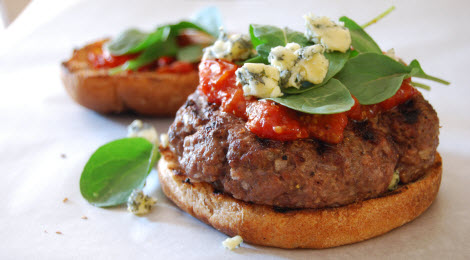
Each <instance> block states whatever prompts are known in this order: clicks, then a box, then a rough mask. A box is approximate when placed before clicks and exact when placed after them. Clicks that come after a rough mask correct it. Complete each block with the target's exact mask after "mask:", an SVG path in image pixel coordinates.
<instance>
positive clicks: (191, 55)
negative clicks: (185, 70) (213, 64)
mask: <svg viewBox="0 0 470 260" xmlns="http://www.w3.org/2000/svg"><path fill="white" fill-rule="evenodd" d="M201 57H202V46H201V45H189V46H186V47H183V48H180V49H179V50H178V53H177V54H176V59H178V60H179V61H186V62H197V61H199V60H201Z"/></svg>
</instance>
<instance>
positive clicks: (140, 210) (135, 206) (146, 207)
mask: <svg viewBox="0 0 470 260" xmlns="http://www.w3.org/2000/svg"><path fill="white" fill-rule="evenodd" d="M156 203H157V199H155V198H152V197H150V196H148V195H145V194H144V193H143V192H142V190H134V191H133V192H132V193H131V195H130V196H129V199H128V200H127V210H128V211H130V212H132V213H133V214H134V215H138V216H141V215H145V214H147V213H149V212H150V210H151V209H152V206H153V205H155V204H156Z"/></svg>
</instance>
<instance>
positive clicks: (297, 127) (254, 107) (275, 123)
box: [198, 60, 419, 144]
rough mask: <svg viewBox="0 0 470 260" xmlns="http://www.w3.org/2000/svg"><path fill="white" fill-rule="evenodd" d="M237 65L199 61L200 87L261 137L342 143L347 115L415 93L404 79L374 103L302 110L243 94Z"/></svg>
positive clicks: (357, 116) (371, 112)
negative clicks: (332, 111)
mask: <svg viewBox="0 0 470 260" xmlns="http://www.w3.org/2000/svg"><path fill="white" fill-rule="evenodd" d="M237 68H238V66H237V65H236V64H234V63H231V62H228V61H224V60H205V61H202V62H201V64H200V65H199V77H200V84H199V87H198V88H199V90H200V91H202V93H204V94H205V95H206V96H207V99H208V101H209V102H211V103H215V104H217V105H219V106H220V109H221V110H222V111H224V112H227V113H231V114H234V115H236V116H238V117H241V118H243V119H245V120H247V123H246V127H247V128H248V129H249V130H250V131H251V132H253V133H254V134H256V135H257V136H258V137H260V138H268V139H274V140H281V141H291V140H297V139H303V138H316V139H319V140H322V141H324V142H327V143H333V144H336V143H340V142H341V141H342V140H343V132H344V128H345V127H346V125H347V124H348V118H351V119H353V120H358V121H362V120H366V119H368V118H371V117H374V116H375V115H377V113H380V112H381V111H385V110H388V109H391V108H393V107H395V106H397V105H399V104H401V103H403V102H405V101H406V100H408V99H409V98H411V97H412V96H413V95H415V94H416V93H419V92H418V91H417V90H415V89H414V88H413V86H411V85H410V82H411V80H410V79H405V80H404V81H403V84H402V85H401V87H400V89H399V90H398V91H397V93H396V94H395V95H394V96H393V97H391V98H389V99H387V100H385V101H383V102H381V103H379V104H374V105H361V104H359V102H358V101H357V99H356V98H355V97H353V98H354V100H355V101H356V102H355V104H354V106H353V107H352V108H351V110H350V111H347V112H344V113H338V114H329V115H312V114H306V113H301V112H298V111H295V110H292V109H290V108H287V107H284V106H282V105H279V104H277V103H275V102H272V101H268V100H259V101H258V100H256V99H255V98H252V97H250V98H247V97H245V96H244V95H243V89H242V86H241V85H237V84H236V76H235V71H236V70H237Z"/></svg>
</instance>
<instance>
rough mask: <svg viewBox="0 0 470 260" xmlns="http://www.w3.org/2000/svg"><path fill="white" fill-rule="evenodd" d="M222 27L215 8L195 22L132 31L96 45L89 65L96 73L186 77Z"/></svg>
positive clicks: (199, 13) (205, 12)
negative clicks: (181, 75)
mask: <svg viewBox="0 0 470 260" xmlns="http://www.w3.org/2000/svg"><path fill="white" fill-rule="evenodd" d="M221 25H222V19H221V15H220V13H219V12H218V10H217V9H216V8H214V7H209V8H205V9H203V10H201V11H199V12H198V13H196V14H195V15H194V17H193V18H192V19H191V21H181V22H178V23H175V24H165V25H161V26H158V27H157V28H156V29H155V30H153V31H151V32H143V31H140V30H137V29H128V30H126V31H124V32H122V33H121V34H120V35H118V36H117V37H115V38H113V39H111V40H110V41H101V42H97V43H95V44H93V45H92V47H91V48H90V51H89V53H88V60H89V63H90V64H91V65H92V66H93V67H94V68H96V69H100V68H106V69H110V70H109V72H110V73H111V74H113V73H118V72H121V71H152V70H155V71H156V72H162V73H185V72H190V71H193V70H195V69H196V63H197V62H199V61H200V59H201V56H202V49H203V47H204V46H207V45H209V44H212V43H213V42H214V39H215V37H217V35H218V33H219V30H218V29H219V27H220V26H221Z"/></svg>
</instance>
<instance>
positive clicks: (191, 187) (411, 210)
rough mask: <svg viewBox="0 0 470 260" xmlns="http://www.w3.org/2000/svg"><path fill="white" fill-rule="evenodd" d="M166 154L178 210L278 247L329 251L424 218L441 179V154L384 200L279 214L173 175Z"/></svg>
mask: <svg viewBox="0 0 470 260" xmlns="http://www.w3.org/2000/svg"><path fill="white" fill-rule="evenodd" d="M164 153H165V156H164V157H162V158H161V159H160V162H159V163H158V173H159V179H160V185H161V187H162V190H163V192H164V193H165V195H166V196H167V197H168V198H169V199H170V200H172V201H173V202H174V203H175V204H176V205H177V206H178V207H180V208H181V209H182V210H184V211H186V212H187V213H189V214H191V215H192V216H194V217H196V218H198V219H199V220H201V221H203V222H205V223H207V224H209V225H211V226H212V227H214V228H216V229H217V230H219V231H221V232H223V233H225V234H227V235H229V236H235V235H240V236H242V238H243V240H244V241H245V242H248V243H252V244H257V245H263V246H271V247H279V248H330V247H336V246H340V245H345V244H351V243H355V242H359V241H363V240H366V239H370V238H373V237H376V236H379V235H381V234H384V233H386V232H388V231H390V230H392V229H395V228H397V227H400V226H402V225H404V224H406V223H408V222H410V221H412V220H413V219H415V218H417V217H418V216H419V215H421V214H422V213H423V212H424V211H425V210H426V209H427V208H428V207H429V206H430V205H431V204H432V202H433V201H434V199H435V198H436V196H437V193H438V191H439V186H440V183H441V177H442V159H441V157H440V155H439V154H438V153H437V154H436V160H435V162H434V164H433V166H432V167H430V168H429V169H428V170H427V172H426V174H425V175H424V176H423V177H422V178H420V179H419V180H417V181H415V182H413V183H409V184H407V185H403V186H400V187H399V188H398V189H397V190H394V191H392V192H389V193H387V194H385V195H384V196H382V197H378V198H374V199H369V200H365V201H360V202H356V203H353V204H349V205H346V206H342V207H337V208H324V209H300V210H286V211H280V210H278V209H277V210H276V209H275V208H273V207H271V206H267V205H257V204H252V203H247V202H244V201H241V200H237V199H235V198H233V197H231V196H229V195H226V194H222V193H218V192H217V191H215V190H214V188H213V187H212V186H211V185H210V184H208V183H198V182H191V181H190V180H189V181H188V180H187V178H186V177H185V176H184V175H181V174H178V171H176V170H173V169H177V168H178V167H177V162H176V160H175V156H174V155H173V154H172V153H171V152H169V151H166V152H164Z"/></svg>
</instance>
